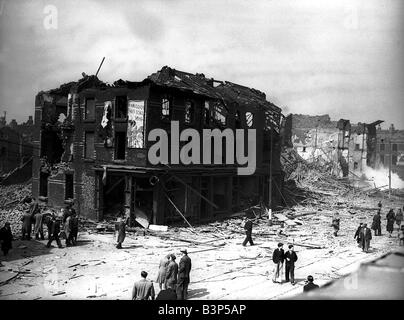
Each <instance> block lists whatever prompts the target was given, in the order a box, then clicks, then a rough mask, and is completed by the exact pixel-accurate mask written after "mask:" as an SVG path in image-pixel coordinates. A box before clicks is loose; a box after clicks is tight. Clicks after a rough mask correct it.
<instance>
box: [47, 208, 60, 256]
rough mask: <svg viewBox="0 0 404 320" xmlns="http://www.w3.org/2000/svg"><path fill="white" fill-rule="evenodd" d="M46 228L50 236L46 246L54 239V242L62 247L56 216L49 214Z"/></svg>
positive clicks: (48, 246) (58, 222)
mask: <svg viewBox="0 0 404 320" xmlns="http://www.w3.org/2000/svg"><path fill="white" fill-rule="evenodd" d="M48 228H49V230H50V238H49V241H48V243H47V245H46V247H47V248H50V246H51V244H52V242H53V240H56V243H57V245H58V247H59V248H63V247H62V242H60V238H59V233H60V219H59V218H56V217H55V216H54V215H52V216H51V218H50V220H49V224H48Z"/></svg>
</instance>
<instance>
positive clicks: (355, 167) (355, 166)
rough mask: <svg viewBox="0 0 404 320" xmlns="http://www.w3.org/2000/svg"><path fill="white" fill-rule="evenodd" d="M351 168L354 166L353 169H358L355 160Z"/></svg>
mask: <svg viewBox="0 0 404 320" xmlns="http://www.w3.org/2000/svg"><path fill="white" fill-rule="evenodd" d="M353 168H354V170H357V169H358V163H357V162H354V164H353Z"/></svg>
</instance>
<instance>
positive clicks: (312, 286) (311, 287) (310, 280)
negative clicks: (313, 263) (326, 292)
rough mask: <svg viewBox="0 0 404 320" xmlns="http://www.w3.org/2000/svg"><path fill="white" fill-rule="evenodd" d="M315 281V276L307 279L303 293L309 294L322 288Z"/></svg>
mask: <svg viewBox="0 0 404 320" xmlns="http://www.w3.org/2000/svg"><path fill="white" fill-rule="evenodd" d="M313 281H314V278H313V276H308V277H307V284H306V285H305V286H304V287H303V292H308V291H311V290H314V289H318V288H320V287H319V286H318V285H316V284H315V283H314V282H313Z"/></svg>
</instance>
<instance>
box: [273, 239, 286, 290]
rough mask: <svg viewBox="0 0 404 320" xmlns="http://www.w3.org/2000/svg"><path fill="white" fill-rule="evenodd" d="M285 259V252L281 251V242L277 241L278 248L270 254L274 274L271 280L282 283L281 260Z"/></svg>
mask: <svg viewBox="0 0 404 320" xmlns="http://www.w3.org/2000/svg"><path fill="white" fill-rule="evenodd" d="M284 259H285V252H284V251H283V243H281V242H279V243H278V248H276V249H275V250H274V253H273V254H272V261H273V262H274V263H275V270H274V276H273V278H272V282H278V283H282V269H283V261H284Z"/></svg>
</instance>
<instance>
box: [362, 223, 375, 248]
mask: <svg viewBox="0 0 404 320" xmlns="http://www.w3.org/2000/svg"><path fill="white" fill-rule="evenodd" d="M360 237H361V241H362V251H364V252H369V247H370V240H372V232H371V231H370V229H369V228H368V225H367V224H366V223H364V224H363V228H362V231H361V235H360Z"/></svg>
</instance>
